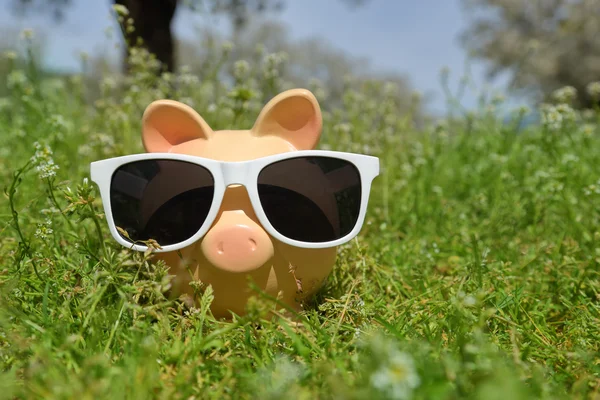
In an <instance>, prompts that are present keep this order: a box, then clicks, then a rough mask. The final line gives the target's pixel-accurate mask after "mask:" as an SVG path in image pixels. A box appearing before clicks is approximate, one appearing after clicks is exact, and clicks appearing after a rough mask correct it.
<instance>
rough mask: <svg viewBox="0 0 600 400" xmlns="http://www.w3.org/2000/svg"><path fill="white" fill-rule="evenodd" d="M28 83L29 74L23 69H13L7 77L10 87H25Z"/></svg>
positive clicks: (7, 83) (7, 84)
mask: <svg viewBox="0 0 600 400" xmlns="http://www.w3.org/2000/svg"><path fill="white" fill-rule="evenodd" d="M27 83H28V79H27V76H26V75H25V73H24V72H23V71H21V70H15V71H12V72H11V73H10V74H8V77H7V78H6V86H7V87H8V88H9V89H14V88H18V87H23V86H25V84H27Z"/></svg>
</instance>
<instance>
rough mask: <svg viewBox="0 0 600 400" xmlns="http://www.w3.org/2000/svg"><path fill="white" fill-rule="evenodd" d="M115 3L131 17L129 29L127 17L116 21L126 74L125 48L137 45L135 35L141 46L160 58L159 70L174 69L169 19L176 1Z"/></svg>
mask: <svg viewBox="0 0 600 400" xmlns="http://www.w3.org/2000/svg"><path fill="white" fill-rule="evenodd" d="M114 3H115V4H118V5H122V6H125V7H126V8H127V9H128V10H129V17H130V18H132V19H133V27H134V28H135V29H134V31H133V32H128V31H127V25H128V24H127V19H128V18H125V19H124V21H123V22H120V25H121V30H122V32H123V36H124V39H125V43H126V46H125V54H124V59H123V69H124V71H125V73H128V72H129V70H130V68H131V66H130V62H129V48H131V47H134V46H137V43H138V38H140V39H142V41H143V43H142V47H144V48H145V49H146V50H148V51H149V52H150V53H152V54H154V55H155V56H156V58H157V60H158V61H160V63H161V65H162V68H161V70H162V71H166V72H174V70H175V51H174V47H175V46H174V40H173V34H172V31H171V21H172V20H173V16H174V15H175V10H176V8H177V3H178V0H114Z"/></svg>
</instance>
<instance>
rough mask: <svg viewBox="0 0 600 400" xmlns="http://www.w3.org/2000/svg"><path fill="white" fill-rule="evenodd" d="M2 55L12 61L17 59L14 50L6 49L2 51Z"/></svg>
mask: <svg viewBox="0 0 600 400" xmlns="http://www.w3.org/2000/svg"><path fill="white" fill-rule="evenodd" d="M4 57H5V58H6V59H7V60H10V61H14V60H16V59H17V53H16V52H14V51H7V52H5V53H4Z"/></svg>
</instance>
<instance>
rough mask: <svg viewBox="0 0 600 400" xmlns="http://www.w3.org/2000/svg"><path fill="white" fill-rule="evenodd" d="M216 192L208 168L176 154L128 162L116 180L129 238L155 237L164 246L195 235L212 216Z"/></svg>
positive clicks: (113, 188)
mask: <svg viewBox="0 0 600 400" xmlns="http://www.w3.org/2000/svg"><path fill="white" fill-rule="evenodd" d="M213 195H214V180H213V176H212V175H211V173H210V172H209V171H208V170H207V169H206V168H204V167H201V166H199V165H196V164H191V163H188V162H185V161H176V160H144V161H134V162H131V163H129V164H125V165H123V166H121V167H119V169H117V170H116V172H115V173H114V175H113V177H112V182H111V185H110V202H111V210H112V214H113V219H114V221H115V224H116V225H117V227H119V228H121V229H123V230H125V231H126V232H127V234H128V235H129V238H126V237H124V239H125V240H129V241H140V240H148V239H154V240H156V241H157V242H158V244H159V245H160V246H167V245H171V244H175V243H178V242H182V241H184V240H186V239H189V238H190V237H192V236H193V235H194V234H195V233H196V232H197V231H198V229H200V227H201V226H202V224H203V223H204V221H205V220H206V216H207V214H208V211H209V209H210V205H211V203H212V200H213ZM119 234H121V236H123V234H122V233H121V232H119Z"/></svg>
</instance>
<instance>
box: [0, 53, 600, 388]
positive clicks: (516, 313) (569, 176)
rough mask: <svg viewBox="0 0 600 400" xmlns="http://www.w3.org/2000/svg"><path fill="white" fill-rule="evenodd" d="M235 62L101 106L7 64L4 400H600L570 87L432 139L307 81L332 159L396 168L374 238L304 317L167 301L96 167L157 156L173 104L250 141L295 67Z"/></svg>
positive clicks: (158, 267)
mask: <svg viewBox="0 0 600 400" xmlns="http://www.w3.org/2000/svg"><path fill="white" fill-rule="evenodd" d="M223 51H225V53H226V52H227V49H225V50H223V49H216V50H215V56H214V63H213V64H212V65H208V66H207V67H206V68H207V70H211V71H214V73H213V74H212V75H211V76H205V77H203V78H202V79H200V78H198V77H197V76H194V75H193V74H190V73H187V72H186V71H185V70H184V71H183V72H181V73H178V74H176V75H163V76H161V77H160V78H155V75H154V73H153V71H151V70H150V69H151V67H152V63H149V62H148V61H147V59H146V58H144V56H143V54H140V55H139V57H138V58H137V59H135V60H137V64H136V65H135V68H134V71H135V72H134V73H133V74H132V75H131V76H129V77H128V78H127V79H125V80H123V79H121V78H118V77H116V76H112V75H106V76H104V77H103V78H102V79H103V80H102V81H101V82H100V85H99V87H98V90H99V91H98V92H97V93H96V94H97V95H96V96H92V95H91V94H90V90H91V89H89V83H90V82H88V81H87V80H86V79H84V78H83V77H79V76H73V77H71V78H68V79H63V78H47V77H44V76H42V75H40V73H39V71H38V70H37V68H36V67H35V65H32V64H29V63H28V60H27V59H24V60H18V59H15V60H13V66H12V67H11V72H10V75H9V77H8V79H7V82H6V88H7V90H8V95H7V97H5V98H3V99H1V100H0V135H1V142H0V143H1V144H0V162H1V164H2V168H1V169H0V174H1V177H2V185H3V189H4V194H5V195H4V196H3V198H2V203H1V206H2V208H1V215H0V221H1V226H0V238H1V242H0V243H1V244H0V262H1V264H0V269H1V271H0V282H1V286H0V288H1V301H2V307H1V314H0V317H1V318H0V323H1V326H0V359H1V363H2V364H1V365H2V373H1V377H0V382H1V390H0V393H1V397H2V398H7V399H8V398H43V399H82V400H83V399H97V398H106V399H119V398H139V399H146V398H160V399H204V398H214V399H229V398H231V399H240V398H242V399H244V398H248V399H250V398H256V399H334V398H335V399H375V398H390V399H392V398H395V399H406V398H414V399H425V398H428V399H430V398H440V399H454V398H479V399H532V398H542V399H555V398H570V399H573V398H576V399H598V398H600V395H598V394H597V393H598V391H600V355H599V354H600V353H599V350H600V348H599V347H600V345H599V343H600V319H599V318H600V313H599V312H600V276H599V267H600V110H585V111H575V110H574V109H572V108H571V107H570V106H569V101H570V99H571V97H572V92H571V91H570V89H568V88H567V89H564V90H561V91H559V92H557V93H556V96H555V101H554V102H553V103H548V104H547V105H545V106H543V107H540V108H539V110H527V109H524V108H522V109H518V110H514V112H513V113H512V114H511V116H510V117H509V118H506V116H505V115H501V114H499V113H496V112H495V110H496V109H497V107H500V106H501V103H502V101H503V100H502V98H501V97H500V96H497V95H495V96H490V97H489V100H488V101H487V102H485V103H483V104H482V105H481V108H480V109H479V110H477V111H476V112H469V113H463V112H460V109H457V110H458V111H456V112H455V113H454V114H453V116H452V117H449V118H448V119H446V120H443V121H433V122H428V121H424V122H423V121H421V122H419V123H418V124H416V123H415V120H416V119H417V118H416V116H415V115H412V114H411V112H410V109H409V110H408V111H407V112H405V113H398V112H397V109H398V107H397V106H398V105H397V96H396V95H397V92H396V90H397V88H395V87H394V85H393V84H386V83H381V82H359V81H354V80H353V79H352V77H348V80H347V87H346V88H345V89H344V93H343V96H342V101H341V102H333V101H328V100H329V97H328V93H327V91H326V90H325V89H324V88H323V87H321V86H320V85H319V83H318V82H317V81H314V82H311V86H310V87H308V89H310V90H312V91H313V93H315V94H316V95H317V97H318V99H319V101H320V103H321V107H322V109H323V113H324V114H323V116H324V127H323V134H322V139H321V142H320V143H319V148H320V149H331V150H339V151H351V152H358V153H364V154H371V155H375V156H378V157H379V158H380V160H381V174H380V176H379V177H378V178H377V179H376V180H375V181H374V184H373V187H372V191H371V199H370V203H369V211H368V215H367V219H366V221H365V225H364V227H363V230H362V231H361V233H360V235H359V236H358V237H357V238H356V239H354V240H353V241H351V242H350V243H348V244H346V245H344V246H342V247H340V248H339V256H338V260H337V262H336V265H335V267H334V270H333V273H332V275H331V276H329V278H328V280H327V282H326V284H325V286H324V287H323V289H322V290H321V291H320V292H319V293H318V295H317V296H316V298H315V299H314V300H313V301H312V302H311V303H310V304H308V305H307V306H306V308H305V310H304V311H302V312H301V313H299V314H295V313H293V312H291V311H290V310H286V309H285V308H284V307H283V306H282V305H281V304H279V303H278V302H277V300H276V299H274V298H272V297H270V296H267V295H265V294H264V293H260V291H257V292H256V297H255V301H253V302H252V303H251V304H249V306H248V313H247V315H245V316H243V317H238V316H236V317H234V318H233V320H230V321H221V320H215V319H214V318H213V317H212V316H211V314H210V311H209V306H210V302H211V290H210V287H200V285H198V304H197V306H196V307H193V308H188V307H186V306H185V305H184V303H183V302H182V301H179V300H178V299H176V298H175V299H171V298H169V297H168V290H169V287H170V284H169V279H170V278H169V275H168V271H167V269H166V267H165V266H164V265H163V264H162V263H156V262H154V261H153V256H152V254H150V253H148V254H144V253H140V252H133V251H129V250H128V249H125V248H124V247H122V246H120V245H119V244H118V243H116V242H115V241H114V239H113V238H112V237H111V236H110V234H109V232H108V227H107V224H106V221H105V219H104V216H103V209H102V204H101V201H100V199H99V195H98V190H97V187H96V186H95V185H93V184H92V183H91V181H90V178H89V163H90V162H91V161H94V160H99V159H104V158H109V157H114V156H119V155H126V154H133V153H139V152H143V151H144V150H143V147H142V141H141V129H140V121H141V115H142V112H143V110H144V109H145V107H146V106H147V105H148V104H149V103H150V102H151V101H153V100H156V99H160V98H165V97H170V98H173V99H176V100H179V101H182V102H184V103H186V104H189V105H191V106H192V107H194V108H195V109H196V110H197V111H198V112H199V113H200V114H201V115H202V116H203V117H204V119H205V120H206V121H207V122H208V123H209V124H210V126H211V127H213V128H214V129H247V128H250V127H251V126H252V124H253V123H254V121H255V119H256V117H257V115H258V113H259V112H260V110H261V109H262V107H263V106H264V104H265V103H266V102H267V101H268V100H269V99H270V98H272V97H273V96H274V95H275V94H277V93H279V92H281V91H283V90H285V89H287V88H289V87H290V86H289V85H288V83H287V82H285V81H283V80H281V79H280V78H279V74H278V71H279V68H281V66H282V65H284V64H285V58H284V57H281V56H280V55H278V54H275V55H273V54H259V55H257V57H256V60H252V61H243V60H240V61H238V62H237V63H236V68H235V70H234V71H221V70H220V69H219V68H220V64H219V63H220V61H219V60H220V59H221V57H226V56H227V55H226V54H225V55H223V53H222V52H223ZM19 61H23V62H19ZM219 72H222V73H223V74H229V75H228V76H229V77H230V78H231V79H223V78H222V75H220V74H219ZM599 85H600V84H599V83H596V84H593V83H591V84H590V85H589V86H588V90H589V91H590V93H593V94H594V95H595V96H600V87H599ZM415 101H418V98H415ZM536 113H539V115H540V118H539V121H540V122H539V123H536V124H526V123H524V121H529V120H530V117H531V116H532V115H535V114H536Z"/></svg>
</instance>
